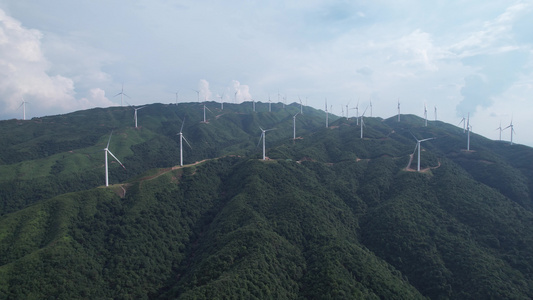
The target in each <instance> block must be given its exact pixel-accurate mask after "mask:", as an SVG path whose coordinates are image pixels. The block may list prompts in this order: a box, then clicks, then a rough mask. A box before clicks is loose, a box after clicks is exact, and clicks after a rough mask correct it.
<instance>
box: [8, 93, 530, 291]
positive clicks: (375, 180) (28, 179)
mask: <svg viewBox="0 0 533 300" xmlns="http://www.w3.org/2000/svg"><path fill="white" fill-rule="evenodd" d="M215 105H216V104H215V103H210V104H208V107H209V108H210V110H211V111H213V112H210V111H208V112H207V117H208V122H207V123H203V122H202V121H203V110H202V106H201V105H200V104H196V103H188V104H179V105H178V106H176V105H162V104H154V105H149V106H148V107H147V108H145V109H143V110H141V111H139V119H138V121H139V128H134V124H133V109H131V108H126V107H116V108H108V109H94V110H88V111H80V112H75V113H72V114H67V115H61V116H50V117H45V118H39V119H33V120H31V121H16V120H10V121H2V122H0V129H1V131H0V132H1V135H2V136H1V137H0V138H1V140H2V141H3V143H4V141H5V143H4V144H5V145H6V146H5V147H3V148H2V149H1V150H0V160H1V162H2V165H0V188H1V190H0V191H1V193H0V194H1V198H0V201H1V202H0V204H1V206H0V209H1V210H0V212H1V214H2V216H1V217H0V298H7V299H17V298H25V299H32V298H59V299H73V298H92V299H98V298H114V299H132V298H134V299H149V298H150V299H153V298H161V299H167V298H172V299H175V298H178V299H223V298H236V299H265V298H266V299H358V298H361V299H424V298H430V299H493V298H494V299H529V298H532V297H533V275H532V274H533V271H532V270H533V255H532V253H533V229H532V228H533V211H532V200H533V199H532V196H531V191H532V189H533V165H532V164H531V162H532V161H533V149H531V148H529V147H525V146H521V145H512V146H511V145H509V144H505V143H501V142H495V141H490V140H487V139H485V138H483V137H481V136H478V135H475V134H472V136H471V151H466V135H465V134H464V133H463V130H462V128H457V127H455V126H452V125H449V124H445V123H442V122H438V121H436V122H429V124H428V126H427V127H425V126H424V122H423V120H422V119H420V118H418V117H415V116H409V115H406V116H402V122H400V123H398V122H397V121H396V118H391V119H387V120H383V119H380V118H365V119H364V123H365V127H364V128H363V129H364V136H363V138H361V136H360V134H361V127H360V126H361V125H360V122H359V120H356V119H355V118H351V119H346V118H338V117H333V116H331V115H330V124H329V126H328V127H327V128H326V126H325V113H324V112H320V111H317V110H314V109H312V108H309V107H304V109H303V115H300V114H299V115H298V116H297V117H296V135H297V138H296V139H293V116H294V115H295V114H296V113H298V112H299V111H300V106H299V105H296V104H293V105H291V106H286V107H283V106H282V104H280V103H278V104H275V105H273V109H272V112H268V108H267V106H266V104H262V105H263V106H261V104H258V106H257V108H258V109H257V111H256V112H253V111H252V105H251V103H243V104H239V105H230V104H227V105H224V110H221V109H220V107H219V106H215ZM265 107H266V109H265ZM182 124H184V126H183V134H184V136H185V137H186V138H187V140H188V141H189V142H190V144H191V146H192V149H191V148H188V146H186V147H184V159H185V163H186V165H185V166H183V167H179V139H178V138H179V136H177V135H176V133H178V132H179V131H180V128H181V126H182ZM260 126H261V127H262V128H264V129H274V128H275V130H271V131H268V132H267V133H266V156H267V157H268V158H269V159H267V160H262V159H261V158H262V148H261V147H260V145H259V147H258V141H259V137H260V134H261V130H260V128H259V127H260ZM111 130H113V136H112V139H111V143H110V146H109V149H110V150H111V151H112V152H113V153H114V154H115V155H116V156H117V157H118V158H119V159H120V160H121V161H122V163H123V164H124V166H125V167H126V170H124V169H122V168H121V167H120V165H119V164H118V163H113V164H111V167H110V181H111V185H110V186H109V187H105V186H103V184H104V167H103V158H104V157H103V156H104V155H103V153H104V152H103V151H102V149H103V148H104V147H105V146H106V143H107V141H108V138H109V134H110V133H111ZM415 138H416V139H423V138H435V139H433V140H428V141H425V142H423V143H422V144H421V145H422V146H421V147H422V151H421V169H422V172H416V164H417V157H416V152H415V153H413V149H414V148H415V145H416V140H415ZM196 162H198V163H196Z"/></svg>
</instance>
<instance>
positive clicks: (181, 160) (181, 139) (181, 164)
mask: <svg viewBox="0 0 533 300" xmlns="http://www.w3.org/2000/svg"><path fill="white" fill-rule="evenodd" d="M184 124H185V119H183V122H181V129H180V132H179V133H178V135H179V136H180V166H182V167H183V141H185V143H187V145H189V148H191V149H192V147H191V144H189V142H188V141H187V139H186V138H185V137H184V136H183V125H184Z"/></svg>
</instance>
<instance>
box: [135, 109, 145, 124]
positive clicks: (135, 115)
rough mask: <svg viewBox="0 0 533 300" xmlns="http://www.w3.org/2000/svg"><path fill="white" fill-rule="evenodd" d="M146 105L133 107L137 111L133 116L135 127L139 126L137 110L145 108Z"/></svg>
mask: <svg viewBox="0 0 533 300" xmlns="http://www.w3.org/2000/svg"><path fill="white" fill-rule="evenodd" d="M145 107H146V106H143V107H139V108H135V107H134V108H133V109H134V110H135V113H133V118H134V119H135V128H137V111H138V110H140V109H143V108H145Z"/></svg>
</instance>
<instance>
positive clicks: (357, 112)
mask: <svg viewBox="0 0 533 300" xmlns="http://www.w3.org/2000/svg"><path fill="white" fill-rule="evenodd" d="M370 103H372V101H371V102H370ZM371 107H372V106H371ZM354 109H355V120H356V122H357V125H359V100H357V105H356V106H355V108H354Z"/></svg>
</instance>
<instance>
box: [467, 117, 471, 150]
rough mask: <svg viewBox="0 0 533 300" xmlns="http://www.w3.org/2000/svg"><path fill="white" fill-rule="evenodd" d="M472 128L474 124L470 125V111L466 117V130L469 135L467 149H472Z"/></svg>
mask: <svg viewBox="0 0 533 300" xmlns="http://www.w3.org/2000/svg"><path fill="white" fill-rule="evenodd" d="M471 129H472V126H470V113H468V117H467V118H466V130H467V131H468V132H467V135H466V136H467V137H466V150H467V151H470V130H471Z"/></svg>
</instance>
